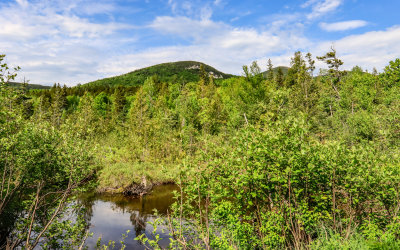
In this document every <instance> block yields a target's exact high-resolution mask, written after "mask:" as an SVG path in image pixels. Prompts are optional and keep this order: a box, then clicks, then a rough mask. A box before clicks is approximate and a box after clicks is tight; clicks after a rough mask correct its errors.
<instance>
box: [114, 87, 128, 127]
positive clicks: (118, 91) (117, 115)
mask: <svg viewBox="0 0 400 250" xmlns="http://www.w3.org/2000/svg"><path fill="white" fill-rule="evenodd" d="M125 105H126V98H125V95H124V89H123V88H122V87H121V86H119V87H117V88H115V91H114V101H113V110H112V111H113V119H114V120H122V119H123V118H124V116H125Z"/></svg>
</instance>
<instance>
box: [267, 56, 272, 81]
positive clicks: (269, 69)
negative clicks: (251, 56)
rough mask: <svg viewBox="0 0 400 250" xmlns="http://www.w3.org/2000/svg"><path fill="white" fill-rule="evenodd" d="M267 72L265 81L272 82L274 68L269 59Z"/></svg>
mask: <svg viewBox="0 0 400 250" xmlns="http://www.w3.org/2000/svg"><path fill="white" fill-rule="evenodd" d="M267 67H268V70H267V80H268V81H273V80H274V68H273V65H272V62H271V59H268V66H267Z"/></svg>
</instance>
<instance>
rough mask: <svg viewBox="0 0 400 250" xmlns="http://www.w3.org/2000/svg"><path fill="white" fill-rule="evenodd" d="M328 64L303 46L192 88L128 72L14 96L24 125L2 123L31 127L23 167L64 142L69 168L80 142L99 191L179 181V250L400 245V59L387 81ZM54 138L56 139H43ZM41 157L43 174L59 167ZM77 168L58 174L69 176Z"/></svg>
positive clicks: (201, 75)
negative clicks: (280, 64)
mask: <svg viewBox="0 0 400 250" xmlns="http://www.w3.org/2000/svg"><path fill="white" fill-rule="evenodd" d="M318 59H319V60H321V61H323V62H325V63H326V64H327V68H328V69H327V70H324V69H322V70H321V71H320V74H318V76H316V75H315V74H314V71H315V61H314V59H313V57H312V56H311V54H306V55H303V54H302V53H300V52H296V53H295V54H294V56H293V58H292V60H291V65H290V68H289V69H288V71H287V73H286V72H282V69H281V68H278V70H277V71H276V72H274V70H271V69H273V66H272V62H269V68H268V69H267V71H266V73H267V74H266V75H265V74H262V71H263V70H261V69H260V67H259V66H258V65H257V63H255V62H254V63H253V64H252V65H250V66H248V67H247V66H244V67H243V70H244V73H243V76H241V77H231V78H228V79H220V80H218V81H216V80H215V79H214V78H213V77H212V76H210V74H209V73H208V70H207V69H206V68H205V69H203V67H202V68H201V69H199V71H196V72H195V73H193V74H196V77H193V78H185V77H183V78H184V79H185V80H180V77H179V76H178V77H176V76H175V77H174V75H177V73H176V72H177V71H176V69H175V68H173V67H174V66H173V65H176V64H171V65H169V66H171V67H169V66H168V65H167V66H168V67H167V66H166V65H163V68H162V69H159V68H157V67H155V68H148V69H147V71H141V72H142V73H140V74H139V73H138V72H136V73H137V74H139V75H140V77H138V76H137V75H135V74H136V73H135V74H133V73H134V72H133V73H130V74H133V75H132V77H133V76H134V78H135V80H132V79H133V78H131V76H129V74H127V75H125V76H124V77H120V78H118V77H117V78H112V79H111V80H110V79H108V80H107V79H105V80H102V82H99V84H89V85H87V86H85V85H83V86H79V87H74V88H66V87H61V86H59V85H55V86H54V87H53V88H52V89H50V90H42V91H31V92H29V94H28V95H27V96H25V95H20V96H19V98H17V99H15V101H13V103H15V105H18V107H19V108H18V110H19V111H18V112H17V111H13V112H14V113H13V114H15V116H18V117H20V118H19V120H18V121H20V122H21V124H24V125H23V126H22V127H21V126H19V125H18V126H15V125H12V122H15V121H16V120H12V121H11V120H10V119H9V118H7V119H8V120H4V119H6V118H1V119H3V121H4V122H3V123H2V126H3V127H4V128H8V127H9V129H17V128H18V129H17V130H16V131H15V132H12V133H10V132H4V133H3V134H4V136H5V138H8V136H10V135H13V136H14V135H15V136H17V135H18V136H19V133H22V134H21V136H20V137H15V138H18V140H12V141H13V142H15V141H18V142H20V143H22V145H25V146H21V148H18V147H19V146H18V147H16V149H15V150H16V151H15V152H21V154H22V155H21V156H20V157H18V158H19V159H26V158H30V157H24V154H25V153H23V152H26V151H27V150H28V149H32V147H33V146H26V145H31V143H32V142H33V141H38V143H39V144H40V145H37V146H35V148H36V147H37V148H38V149H39V151H38V152H37V153H40V149H41V147H46V148H48V147H50V148H53V146H51V145H53V144H52V143H55V144H56V145H57V146H54V152H53V151H51V152H53V153H52V154H51V155H54V156H56V155H57V154H58V153H57V152H68V154H62V155H63V157H66V158H65V161H67V162H68V161H70V160H67V159H70V158H71V157H72V159H74V157H75V155H76V154H77V152H75V151H74V150H72V149H70V148H69V147H68V146H71V145H74V147H73V148H74V149H75V150H78V149H79V148H80V147H78V146H76V147H75V145H80V144H79V143H84V144H86V145H89V146H86V148H91V150H90V151H91V152H92V153H93V155H94V157H95V159H96V160H97V162H99V164H100V165H102V167H101V169H100V171H99V173H98V187H97V188H98V190H101V191H112V192H123V191H124V190H127V189H129V188H131V187H132V186H133V185H145V186H146V185H147V184H148V183H162V182H175V183H178V184H179V185H180V187H181V193H178V194H177V198H178V200H177V202H176V204H175V205H174V207H173V210H172V213H171V214H170V216H169V218H167V223H168V224H169V226H170V232H171V234H172V236H173V238H172V239H173V241H172V242H171V246H172V247H182V248H214V249H261V248H263V249H269V248H297V249H300V248H313V249H314V248H315V249H319V248H323V247H326V248H328V249H336V248H344V249H346V248H357V247H359V248H370V249H380V248H387V249H396V248H398V247H399V246H400V242H399V240H400V238H399V237H400V235H399V231H400V220H399V219H400V218H399V214H398V213H399V208H400V199H399V197H400V186H399V185H400V184H399V183H400V168H399V158H398V155H399V153H400V151H399V149H400V148H399V146H400V141H399V139H400V125H399V121H400V101H399V100H400V94H399V93H400V85H399V84H398V83H399V81H398V80H399V79H398V78H399V77H398V76H399V75H400V73H399V72H400V70H399V67H398V65H399V59H397V60H395V61H393V62H390V63H389V65H388V66H387V67H386V68H385V70H384V72H383V73H381V74H377V73H376V72H375V73H372V74H371V73H368V72H366V71H364V70H362V69H361V68H360V67H354V68H353V69H352V70H351V71H342V70H341V69H340V66H341V65H342V63H343V62H342V61H341V60H340V59H339V58H337V56H336V52H335V51H334V50H332V51H330V52H328V53H327V54H326V55H323V56H321V57H318ZM182 67H184V68H186V66H181V68H182ZM180 72H181V71H180ZM157 74H160V75H161V76H157ZM163 76H165V77H163ZM183 78H182V79H183ZM188 79H189V80H188ZM107 81H109V82H107ZM130 85H136V86H135V87H132V86H130ZM117 86H118V87H117ZM7 100H11V99H7ZM13 100H14V99H13ZM6 107H7V106H6V105H3V106H2V108H3V110H5V109H6ZM7 112H8V111H7ZM4 114H5V113H4ZM2 117H7V116H4V115H2ZM4 124H6V125H4ZM18 124H19V123H18ZM50 128H51V129H50ZM43 131H51V133H50V132H46V133H50V134H48V137H40V138H43V139H42V140H37V139H34V140H33V139H32V138H36V137H35V136H37V135H38V134H39V135H41V133H44V132H43ZM28 135H29V136H28ZM59 137H61V138H64V137H70V138H73V141H69V140H66V141H65V143H61V144H59V143H57V141H58V139H57V138H59ZM46 138H47V139H46ZM5 142H7V143H10V141H7V140H5ZM17 144H18V145H19V143H17ZM4 145H8V144H4ZM46 145H50V146H46ZM82 148H84V146H82ZM46 150H47V149H46ZM48 150H50V149H48ZM59 150H60V151H59ZM28 151H29V150H28ZM2 152H7V151H6V150H3V151H2ZM13 152H14V151H13ZM35 152H36V151H35ZM19 154H20V153H16V155H19ZM32 157H33V158H32V159H38V160H32V161H34V162H35V164H39V165H40V164H43V165H44V166H46V164H47V163H46V162H47V160H48V161H50V160H51V159H52V158H51V157H50V158H46V157H44V158H43V162H42V161H40V160H39V158H35V157H36V156H35V155H32ZM60 157H61V156H57V158H60ZM82 157H83V156H82ZM82 157H81V158H79V159H80V162H81V164H83V165H81V166H82V167H84V166H86V165H85V164H86V163H85V162H87V160H86V158H84V157H83V158H82ZM5 159H7V158H5ZM46 159H47V160H46ZM62 159H64V158H62ZM65 161H64V160H62V161H60V162H61V163H58V164H59V165H55V166H54V167H55V168H57V169H56V170H55V172H61V173H64V172H65V167H66V166H70V165H66V164H64V163H62V162H65ZM36 162H37V163H36ZM35 164H32V167H33V166H35ZM3 165H4V164H3ZM26 165H27V164H25V163H24V161H22V160H21V166H22V167H23V166H26ZM84 169H86V168H84ZM89 169H90V168H88V170H89ZM34 172H37V171H34ZM79 172H82V171H79ZM39 173H40V171H39ZM83 173H85V171H83ZM63 176H64V175H63V174H61V176H60V177H59V178H60V179H54V181H55V182H56V183H58V182H60V183H65V181H64V180H63V179H62V178H63ZM78 177H79V176H78ZM35 178H38V179H40V178H41V177H35ZM57 178H58V177H57ZM51 181H53V179H52V180H50V183H52V182H51ZM59 185H60V187H62V185H61V184H59ZM33 187H36V186H35V185H34V186H33ZM31 189H32V187H31ZM31 201H32V200H31ZM139 239H141V240H142V241H146V237H144V236H142V237H139ZM146 242H147V243H148V244H152V246H153V247H156V246H157V242H156V241H151V242H150V241H149V240H147V241H146Z"/></svg>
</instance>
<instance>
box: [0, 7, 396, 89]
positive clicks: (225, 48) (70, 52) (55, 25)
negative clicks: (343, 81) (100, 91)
mask: <svg viewBox="0 0 400 250" xmlns="http://www.w3.org/2000/svg"><path fill="white" fill-rule="evenodd" d="M398 10H400V1H398V0H395V1H393V0H379V1H376V0H280V1H278V0H258V1H257V0H246V1H243V0H231V1H230V0H202V1H200V0H192V1H187V0H142V1H139V0H0V54H6V61H7V63H8V64H10V65H12V66H17V65H18V66H20V67H21V71H20V72H19V75H18V77H17V80H18V81H22V79H24V78H25V79H27V80H29V81H30V83H36V84H46V85H52V84H54V83H61V84H66V85H67V86H74V85H76V84H78V83H81V84H83V83H86V82H89V81H93V80H96V79H100V78H104V77H109V76H115V75H120V74H124V73H128V72H130V71H133V70H136V69H139V68H143V67H147V66H151V65H154V64H158V63H164V62H171V61H182V60H194V61H200V62H204V63H206V64H209V65H211V66H213V67H215V68H217V69H218V70H221V71H223V72H225V73H231V74H236V75H241V74H242V66H243V65H248V64H250V63H251V62H253V61H257V62H258V63H259V65H260V67H261V68H262V69H266V62H267V60H268V59H271V60H272V64H273V65H274V66H289V65H290V58H291V57H292V56H293V54H294V52H295V51H302V52H304V53H307V52H311V53H312V54H313V56H314V57H315V56H321V55H323V54H325V53H326V52H328V51H329V50H330V48H331V47H332V46H333V47H334V48H335V49H336V51H337V54H338V56H339V58H340V59H342V60H343V61H344V65H343V69H351V68H352V67H354V66H356V65H358V66H361V67H362V68H363V69H368V70H372V69H373V68H374V67H375V68H377V69H378V71H381V70H382V69H383V68H384V67H385V66H386V65H387V64H388V63H389V61H391V60H394V59H396V58H399V57H400V18H398ZM317 66H318V67H323V65H322V63H319V64H317Z"/></svg>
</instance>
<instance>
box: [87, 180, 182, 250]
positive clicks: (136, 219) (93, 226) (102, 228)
mask: <svg viewBox="0 0 400 250" xmlns="http://www.w3.org/2000/svg"><path fill="white" fill-rule="evenodd" d="M174 190H177V187H176V186H175V185H162V186H158V187H155V188H154V189H153V191H152V192H151V193H150V194H149V195H146V196H144V197H141V198H135V199H134V198H129V197H125V196H123V195H109V194H94V193H90V194H86V195H85V196H83V197H81V199H80V200H79V201H80V202H82V204H84V205H85V207H86V209H87V213H86V215H85V216H86V219H87V221H88V222H89V223H88V224H89V229H90V231H91V232H92V233H93V237H91V238H89V239H87V241H86V245H87V246H88V247H89V249H93V248H94V247H95V246H96V242H97V240H98V238H99V237H101V239H102V240H101V243H102V244H107V243H108V241H109V240H113V241H115V242H116V248H117V249H119V243H118V242H119V240H120V239H121V235H122V234H123V233H126V231H127V230H130V231H131V232H130V233H129V235H128V238H127V239H126V240H125V244H126V245H127V248H128V249H145V248H144V246H142V245H141V244H140V243H139V242H137V241H135V240H134V238H135V237H136V236H137V235H141V234H143V233H145V234H146V235H148V236H150V235H151V232H152V231H153V228H152V226H151V225H149V224H148V222H149V221H154V220H155V219H156V218H157V217H156V216H155V215H154V209H157V211H158V213H159V214H160V215H166V214H167V210H168V208H169V206H170V205H171V204H172V203H173V191H174ZM158 233H160V236H161V238H163V240H162V241H161V242H160V243H161V244H162V245H164V246H166V245H168V243H169V240H168V234H167V233H164V234H163V233H162V232H161V230H159V232H158Z"/></svg>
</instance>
